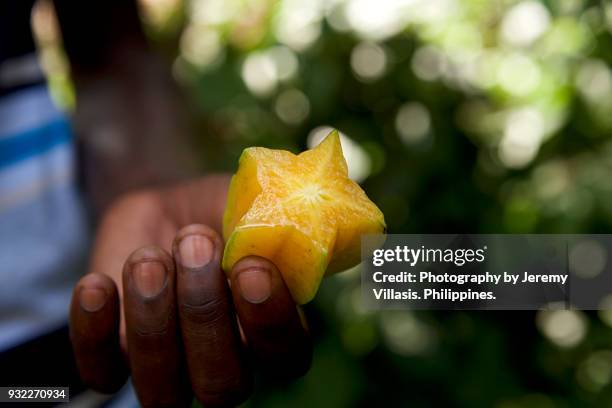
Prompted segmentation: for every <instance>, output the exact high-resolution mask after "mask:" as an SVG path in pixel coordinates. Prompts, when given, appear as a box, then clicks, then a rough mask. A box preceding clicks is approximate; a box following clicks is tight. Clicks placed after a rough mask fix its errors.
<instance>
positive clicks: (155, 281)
mask: <svg viewBox="0 0 612 408" xmlns="http://www.w3.org/2000/svg"><path fill="white" fill-rule="evenodd" d="M133 268H134V272H133V273H134V274H133V276H134V284H135V286H136V290H137V291H138V293H140V295H141V296H144V297H154V296H157V295H158V294H159V293H160V292H161V291H162V289H163V288H164V285H165V283H166V268H165V267H164V265H162V264H161V263H160V262H156V261H148V262H140V263H137V264H136V265H134V267H133Z"/></svg>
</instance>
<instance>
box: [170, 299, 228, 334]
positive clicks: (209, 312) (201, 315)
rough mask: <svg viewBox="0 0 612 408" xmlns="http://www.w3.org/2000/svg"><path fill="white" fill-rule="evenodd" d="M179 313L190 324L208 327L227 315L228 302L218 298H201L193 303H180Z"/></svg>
mask: <svg viewBox="0 0 612 408" xmlns="http://www.w3.org/2000/svg"><path fill="white" fill-rule="evenodd" d="M179 308H180V313H181V314H182V315H183V317H184V318H185V319H187V320H188V321H190V322H193V323H196V324H201V325H204V326H205V327H210V326H212V325H215V324H216V323H218V322H220V321H222V320H223V319H224V318H225V317H226V316H227V315H228V302H227V300H226V299H224V298H222V297H218V296H211V297H202V298H200V299H197V300H196V301H195V302H193V301H190V302H187V301H182V302H181V304H180V306H179Z"/></svg>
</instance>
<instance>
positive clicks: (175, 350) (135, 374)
mask: <svg viewBox="0 0 612 408" xmlns="http://www.w3.org/2000/svg"><path fill="white" fill-rule="evenodd" d="M123 290H124V296H123V300H124V313H125V322H126V337H127V342H128V354H129V361H130V368H131V371H132V382H133V383H134V388H135V389H136V394H137V395H138V399H139V400H140V403H141V405H142V406H144V407H176V406H184V405H188V404H189V403H190V401H191V392H190V390H189V383H188V381H187V378H186V376H185V370H184V364H183V355H182V352H181V350H180V347H179V344H180V342H179V336H178V322H177V317H176V307H175V301H176V297H175V273H174V264H173V261H172V258H171V257H170V255H168V253H167V252H166V251H164V250H163V249H160V248H157V247H144V248H141V249H139V250H137V251H135V252H134V253H132V255H130V257H129V258H128V260H127V261H126V263H125V266H124V270H123Z"/></svg>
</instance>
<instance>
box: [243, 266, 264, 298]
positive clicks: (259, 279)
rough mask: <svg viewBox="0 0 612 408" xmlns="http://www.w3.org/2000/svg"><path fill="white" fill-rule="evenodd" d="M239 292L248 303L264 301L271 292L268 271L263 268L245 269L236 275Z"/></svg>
mask: <svg viewBox="0 0 612 408" xmlns="http://www.w3.org/2000/svg"><path fill="white" fill-rule="evenodd" d="M238 283H239V284H240V294H241V295H242V297H243V298H244V299H245V300H246V301H247V302H250V303H262V302H265V301H266V300H267V299H268V298H269V297H270V295H271V293H272V282H271V281H270V273H269V272H268V271H266V270H265V269H261V268H257V269H247V270H246V271H243V272H240V274H239V275H238Z"/></svg>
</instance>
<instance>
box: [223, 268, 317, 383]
mask: <svg viewBox="0 0 612 408" xmlns="http://www.w3.org/2000/svg"><path fill="white" fill-rule="evenodd" d="M231 288H232V297H233V300H234V305H235V307H236V312H237V314H238V319H239V321H240V325H241V327H242V330H243V331H244V335H245V337H246V339H247V343H248V347H249V349H250V350H251V353H252V354H253V356H254V358H255V360H256V361H257V362H258V367H260V368H262V369H264V370H265V371H266V372H267V373H268V374H270V375H273V376H275V377H279V378H284V379H291V378H296V377H299V376H302V375H304V374H305V373H306V371H308V369H309V368H310V363H311V360H312V345H311V342H310V337H309V335H308V332H307V330H306V328H305V325H304V323H303V320H302V317H301V316H300V311H299V309H298V307H299V306H298V305H297V304H296V303H295V301H294V300H293V298H292V297H291V294H290V292H289V289H288V288H287V286H286V285H285V282H284V281H283V279H282V276H281V274H280V272H279V270H278V269H277V267H276V266H275V265H274V264H273V263H272V262H270V261H268V260H266V259H264V258H260V257H256V256H249V257H246V258H243V259H241V260H240V261H238V262H237V263H236V265H234V267H233V269H232V272H231Z"/></svg>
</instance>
